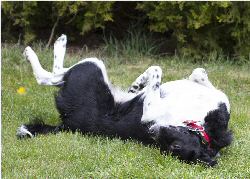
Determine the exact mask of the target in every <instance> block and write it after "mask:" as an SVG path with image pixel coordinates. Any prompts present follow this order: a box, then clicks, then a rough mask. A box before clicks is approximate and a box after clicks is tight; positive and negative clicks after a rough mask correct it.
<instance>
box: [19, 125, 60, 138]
mask: <svg viewBox="0 0 250 179" xmlns="http://www.w3.org/2000/svg"><path fill="white" fill-rule="evenodd" d="M62 130H64V126H63V125H58V126H51V125H47V124H44V123H43V122H35V123H32V124H23V125H21V126H20V127H19V128H18V129H17V133H16V135H17V137H18V138H19V139H22V138H26V137H29V138H33V137H35V136H36V135H38V134H49V133H53V134H55V133H58V132H60V131H62Z"/></svg>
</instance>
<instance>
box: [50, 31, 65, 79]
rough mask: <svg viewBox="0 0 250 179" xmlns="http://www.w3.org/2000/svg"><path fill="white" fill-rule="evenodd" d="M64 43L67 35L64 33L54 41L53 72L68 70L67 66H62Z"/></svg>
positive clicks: (61, 72) (60, 72)
mask: <svg viewBox="0 0 250 179" xmlns="http://www.w3.org/2000/svg"><path fill="white" fill-rule="evenodd" d="M66 44H67V36H66V35H64V34H62V35H61V36H60V37H59V38H58V39H57V40H56V41H55V43H54V64H53V74H56V75H60V74H64V73H66V72H67V71H68V68H63V62H64V56H65V52H66Z"/></svg>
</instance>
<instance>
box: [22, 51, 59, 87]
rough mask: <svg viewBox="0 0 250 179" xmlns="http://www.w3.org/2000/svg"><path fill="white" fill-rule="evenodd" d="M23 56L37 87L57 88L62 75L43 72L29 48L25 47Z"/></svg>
mask: <svg viewBox="0 0 250 179" xmlns="http://www.w3.org/2000/svg"><path fill="white" fill-rule="evenodd" d="M23 55H24V56H25V58H26V59H27V60H28V61H29V62H30V63H31V67H32V70H33V74H34V76H35V78H36V81H37V83H38V84H39V85H52V86H57V85H59V84H60V83H62V78H63V76H64V74H53V73H51V72H48V71H46V70H44V69H43V67H42V66H41V64H40V62H39V60H38V57H37V55H36V53H35V52H34V51H33V50H32V49H31V47H29V46H28V47H26V48H25V50H24V52H23Z"/></svg>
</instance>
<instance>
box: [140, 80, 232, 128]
mask: <svg viewBox="0 0 250 179" xmlns="http://www.w3.org/2000/svg"><path fill="white" fill-rule="evenodd" d="M152 100H153V101H154V102H153V103H152V104H151V105H150V107H149V108H148V109H150V111H147V114H143V116H142V122H150V121H154V122H155V124H156V125H159V126H168V125H173V126H183V125H184V124H183V122H184V121H185V120H194V121H200V123H201V124H203V123H204V118H205V117H206V115H207V113H208V112H209V111H212V110H215V109H217V108H218V105H219V104H220V103H225V104H226V106H227V109H228V111H229V110H230V104H229V101H228V98H227V96H226V95H225V94H224V93H223V92H222V91H220V90H217V89H215V88H208V87H206V86H203V85H200V84H198V83H195V82H193V81H190V80H177V81H171V82H167V83H164V84H162V85H161V86H160V98H156V99H152ZM144 105H145V104H144Z"/></svg>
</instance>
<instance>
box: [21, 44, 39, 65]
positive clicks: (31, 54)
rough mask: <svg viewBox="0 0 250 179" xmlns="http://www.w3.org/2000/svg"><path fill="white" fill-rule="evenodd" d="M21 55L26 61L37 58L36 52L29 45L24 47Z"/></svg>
mask: <svg viewBox="0 0 250 179" xmlns="http://www.w3.org/2000/svg"><path fill="white" fill-rule="evenodd" d="M23 56H24V57H25V59H26V60H27V61H29V62H30V61H32V60H33V59H35V58H37V56H36V53H35V52H34V51H33V50H32V48H31V47H30V46H28V47H26V48H25V49H24V51H23Z"/></svg>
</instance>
